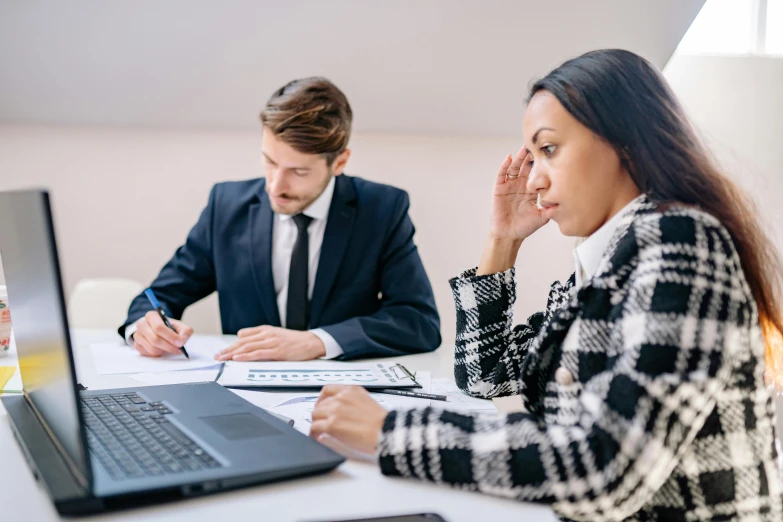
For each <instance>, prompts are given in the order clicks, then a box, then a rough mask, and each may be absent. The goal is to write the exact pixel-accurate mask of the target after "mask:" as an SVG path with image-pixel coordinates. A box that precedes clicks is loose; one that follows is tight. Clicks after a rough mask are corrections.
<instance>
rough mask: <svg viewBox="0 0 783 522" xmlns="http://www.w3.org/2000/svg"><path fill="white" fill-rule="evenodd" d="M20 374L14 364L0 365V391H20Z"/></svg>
mask: <svg viewBox="0 0 783 522" xmlns="http://www.w3.org/2000/svg"><path fill="white" fill-rule="evenodd" d="M21 391H22V376H21V375H20V374H19V368H17V367H16V366H0V393H21Z"/></svg>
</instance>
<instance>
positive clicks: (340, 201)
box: [310, 176, 356, 325]
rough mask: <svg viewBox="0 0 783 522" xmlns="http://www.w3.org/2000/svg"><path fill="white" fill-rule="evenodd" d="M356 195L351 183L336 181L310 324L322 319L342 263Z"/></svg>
mask: <svg viewBox="0 0 783 522" xmlns="http://www.w3.org/2000/svg"><path fill="white" fill-rule="evenodd" d="M355 200H356V191H355V189H354V187H353V183H352V182H351V179H350V178H348V177H346V176H337V178H335V186H334V195H333V196H332V204H331V206H330V207H329V217H328V219H327V221H326V230H325V231H324V241H323V244H322V245H321V257H320V258H319V260H318V272H317V274H316V276H315V286H314V287H313V297H312V299H311V300H310V324H311V325H317V324H318V321H320V319H321V314H322V313H323V310H324V306H325V305H326V299H327V298H328V297H329V292H331V290H332V287H333V286H334V281H335V278H336V277H337V271H338V270H339V268H340V263H342V260H343V256H344V255H345V249H346V247H347V246H348V240H349V239H350V238H351V232H352V230H353V222H354V217H355V215H356V206H355V204H354V202H355Z"/></svg>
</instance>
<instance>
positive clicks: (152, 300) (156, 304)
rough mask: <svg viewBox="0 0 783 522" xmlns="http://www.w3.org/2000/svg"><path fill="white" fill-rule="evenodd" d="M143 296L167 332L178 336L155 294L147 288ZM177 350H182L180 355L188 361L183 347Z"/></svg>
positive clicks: (186, 352)
mask: <svg viewBox="0 0 783 522" xmlns="http://www.w3.org/2000/svg"><path fill="white" fill-rule="evenodd" d="M144 295H146V296H147V299H148V300H149V302H150V304H151V305H152V306H153V307H154V308H155V310H157V312H158V315H160V318H161V319H163V324H165V325H166V326H167V327H168V328H169V330H171V331H172V332H174V333H175V334H179V332H178V331H176V330H175V329H174V327H173V326H171V323H170V322H169V319H168V317H166V312H165V311H164V310H163V307H162V306H160V301H158V298H157V297H155V293H154V292H153V291H152V288H147V289H146V290H144ZM179 349H180V350H182V353H184V354H185V357H187V358H188V359H190V355H188V351H187V350H186V349H185V347H184V346H180V347H179Z"/></svg>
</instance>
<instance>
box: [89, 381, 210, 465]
mask: <svg viewBox="0 0 783 522" xmlns="http://www.w3.org/2000/svg"><path fill="white" fill-rule="evenodd" d="M81 401H82V411H83V412H84V422H85V424H86V425H87V443H88V445H89V447H90V451H91V452H92V453H93V454H94V455H95V456H96V457H98V460H99V461H100V462H101V464H103V466H104V467H105V468H106V470H107V471H108V472H109V474H110V475H111V476H112V477H113V478H114V479H117V480H121V479H126V478H141V477H157V476H161V475H166V474H171V473H184V472H187V471H197V470H200V469H209V468H219V467H221V464H220V463H219V462H218V461H217V460H216V459H215V458H213V457H212V456H211V455H210V454H209V453H207V451H206V450H205V449H204V448H202V447H201V446H199V445H198V444H197V443H196V442H194V441H193V440H192V439H190V437H188V436H187V435H185V434H184V433H183V432H182V431H181V430H180V429H179V428H177V427H176V426H174V425H173V424H172V423H170V422H169V421H168V419H167V418H166V416H167V415H169V414H171V413H172V412H171V410H170V409H169V408H168V407H167V406H166V405H165V404H163V403H161V402H147V401H145V400H144V399H142V398H141V397H140V396H139V395H137V394H135V393H124V394H112V395H93V396H90V397H82V399H81Z"/></svg>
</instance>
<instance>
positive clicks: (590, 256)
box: [563, 196, 641, 351]
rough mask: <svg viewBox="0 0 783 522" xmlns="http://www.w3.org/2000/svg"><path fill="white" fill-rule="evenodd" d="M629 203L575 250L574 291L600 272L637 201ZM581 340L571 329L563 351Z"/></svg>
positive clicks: (571, 348) (574, 330)
mask: <svg viewBox="0 0 783 522" xmlns="http://www.w3.org/2000/svg"><path fill="white" fill-rule="evenodd" d="M639 197H641V196H639ZM636 199H638V198H635V199H634V200H633V201H631V202H630V203H628V204H627V205H626V206H624V207H623V208H622V210H620V212H618V213H617V214H615V215H614V216H612V218H611V219H609V221H607V222H606V223H604V224H603V225H602V226H601V228H599V229H598V230H596V231H595V232H593V233H592V234H591V235H590V237H588V238H587V239H585V240H584V241H582V243H580V244H579V245H578V246H577V247H576V248H575V249H574V274H575V275H576V281H575V283H576V285H575V289H574V291H577V290H579V289H580V288H582V285H583V284H585V282H587V281H589V280H590V279H592V278H593V276H594V275H595V273H596V271H598V265H599V264H600V263H601V259H602V258H603V257H604V254H605V253H606V249H607V248H609V241H611V240H612V236H613V235H614V233H615V231H616V230H617V227H619V226H620V222H621V221H622V218H623V216H624V215H625V213H626V212H627V211H628V209H629V207H630V206H631V205H632V204H633V203H634V202H635V201H636ZM578 338H579V335H578V332H577V329H576V328H573V327H572V328H570V329H569V330H568V333H567V334H566V337H565V339H564V340H563V349H564V350H566V351H569V350H574V349H576V347H575V346H573V344H574V343H576V342H577V339H578Z"/></svg>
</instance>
